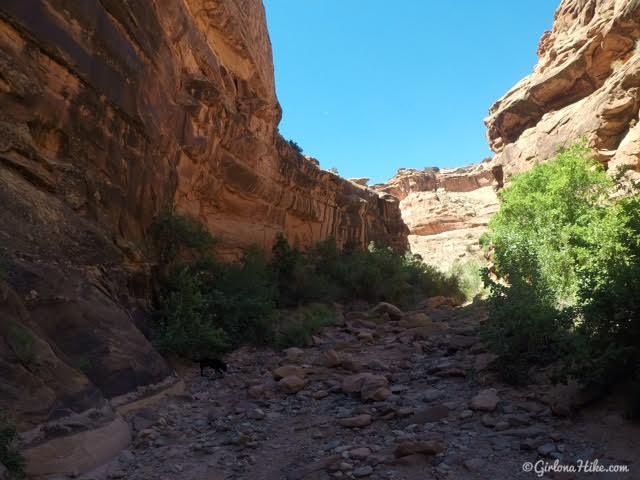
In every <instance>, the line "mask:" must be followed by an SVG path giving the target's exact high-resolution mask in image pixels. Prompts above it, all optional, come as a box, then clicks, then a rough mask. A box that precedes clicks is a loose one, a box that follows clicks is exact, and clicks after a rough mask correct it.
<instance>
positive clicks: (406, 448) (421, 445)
mask: <svg viewBox="0 0 640 480" xmlns="http://www.w3.org/2000/svg"><path fill="white" fill-rule="evenodd" d="M444 450H445V445H444V444H443V443H441V442H437V441H435V440H425V441H419V442H402V443H399V444H398V445H396V447H395V449H394V451H393V454H394V455H395V456H396V457H407V456H409V455H414V454H416V453H420V454H423V455H437V454H438V453H442V452H444Z"/></svg>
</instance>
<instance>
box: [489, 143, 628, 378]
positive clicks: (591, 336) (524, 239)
mask: <svg viewBox="0 0 640 480" xmlns="http://www.w3.org/2000/svg"><path fill="white" fill-rule="evenodd" d="M613 192H614V185H613V182H612V181H611V180H610V179H609V178H608V177H607V176H606V174H605V173H604V171H603V169H602V167H601V166H600V165H599V164H597V163H596V162H594V161H593V160H592V159H591V153H590V151H589V149H587V148H586V147H585V146H584V145H582V144H578V145H574V146H572V147H570V148H568V149H566V150H564V151H561V152H560V153H559V154H558V155H557V156H556V157H555V158H554V159H553V160H552V161H550V162H549V163H547V164H544V165H540V166H537V167H536V168H534V169H533V170H532V171H531V172H528V173H526V174H523V175H521V176H519V177H517V178H515V179H514V181H513V183H512V185H511V186H510V187H509V188H508V189H506V190H505V191H504V192H503V193H502V194H501V196H500V201H501V210H500V212H499V213H498V214H497V215H496V216H495V217H494V219H492V221H491V222H490V225H489V227H490V228H489V235H488V242H489V243H490V246H491V247H492V248H493V249H494V252H495V253H494V259H495V273H496V276H497V278H496V279H491V278H490V277H489V275H488V274H487V275H485V279H486V282H487V285H488V287H489V288H490V291H491V296H490V305H491V311H490V319H489V321H488V322H487V325H486V328H485V336H486V338H487V341H488V343H489V345H490V347H491V348H493V349H494V351H496V352H497V353H499V354H500V355H501V357H502V362H503V363H504V364H505V365H509V366H510V367H512V368H514V367H513V366H514V365H517V367H518V368H522V367H523V366H525V365H530V364H533V363H546V362H548V361H550V360H553V359H555V358H558V357H560V356H562V357H563V359H564V365H565V370H564V371H563V372H561V375H560V377H561V378H562V377H565V378H566V377H567V376H575V377H577V378H579V379H580V380H581V381H582V382H583V384H585V385H589V386H590V387H596V388H599V389H606V388H607V387H608V386H609V385H611V384H612V383H615V382H618V381H623V380H628V379H633V378H634V376H636V375H637V373H636V372H638V371H640V370H639V366H640V354H639V353H638V350H639V348H640V308H639V306H640V305H639V303H640V209H639V208H638V207H639V206H640V204H639V200H638V198H637V197H636V198H629V199H626V200H622V201H617V202H616V201H614V200H613V198H615V197H614V195H613Z"/></svg>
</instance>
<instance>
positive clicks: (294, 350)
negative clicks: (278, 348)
mask: <svg viewBox="0 0 640 480" xmlns="http://www.w3.org/2000/svg"><path fill="white" fill-rule="evenodd" d="M284 354H285V355H286V356H287V360H289V361H294V360H298V359H299V358H300V357H302V356H303V355H304V350H302V349H301V348H298V347H291V348H287V349H286V350H285V351H284Z"/></svg>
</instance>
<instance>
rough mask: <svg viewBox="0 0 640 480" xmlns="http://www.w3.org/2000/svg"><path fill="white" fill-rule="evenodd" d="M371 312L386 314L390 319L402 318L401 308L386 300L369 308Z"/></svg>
mask: <svg viewBox="0 0 640 480" xmlns="http://www.w3.org/2000/svg"><path fill="white" fill-rule="evenodd" d="M371 313H373V314H374V315H384V314H387V315H389V317H390V318H391V320H400V319H402V315H403V313H402V310H400V309H399V308H398V307H396V306H395V305H392V304H390V303H387V302H380V303H379V304H377V305H376V306H375V307H373V308H372V309H371Z"/></svg>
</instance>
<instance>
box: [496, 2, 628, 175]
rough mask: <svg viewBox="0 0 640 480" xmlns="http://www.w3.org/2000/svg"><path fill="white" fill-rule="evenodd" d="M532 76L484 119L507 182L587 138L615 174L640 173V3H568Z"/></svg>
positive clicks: (547, 37) (544, 42)
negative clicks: (566, 147) (639, 114)
mask: <svg viewBox="0 0 640 480" xmlns="http://www.w3.org/2000/svg"><path fill="white" fill-rule="evenodd" d="M538 57H539V59H538V64H537V65H536V67H535V69H534V71H533V73H531V75H529V76H528V77H526V78H524V79H523V80H522V81H520V82H519V83H518V84H517V85H515V86H514V87H513V88H512V89H511V90H510V91H509V92H508V93H507V94H506V95H505V96H504V97H502V98H501V99H500V100H498V101H497V102H496V104H495V105H493V107H492V108H491V111H490V115H489V117H488V118H487V119H486V120H485V123H486V125H487V129H488V138H489V143H490V145H491V148H492V149H493V150H494V151H495V152H496V153H497V155H496V156H495V158H494V163H495V164H497V165H502V166H503V169H504V172H505V177H506V178H509V177H511V176H512V175H514V174H516V173H519V172H522V171H526V170H528V169H530V168H532V166H533V165H534V164H535V162H540V161H544V160H546V159H548V158H549V157H551V156H553V154H554V153H555V152H556V151H557V149H558V148H560V147H562V146H565V145H567V144H570V143H572V142H575V141H578V140H580V139H581V138H585V139H586V140H587V141H588V143H589V145H590V146H592V147H593V148H594V150H595V151H596V154H597V157H598V159H599V160H600V161H601V162H602V163H603V164H605V165H606V166H607V167H608V168H609V170H611V172H612V173H613V174H616V173H620V174H621V175H626V176H627V177H629V179H630V180H633V179H637V178H638V172H639V171H640V125H638V112H639V109H640V3H639V2H637V1H636V0H564V1H563V2H562V3H561V5H560V7H559V8H558V10H557V11H556V15H555V21H554V24H553V29H552V30H551V31H549V32H546V33H545V34H544V35H543V37H542V40H541V42H540V46H539V48H538Z"/></svg>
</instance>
